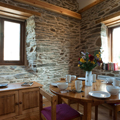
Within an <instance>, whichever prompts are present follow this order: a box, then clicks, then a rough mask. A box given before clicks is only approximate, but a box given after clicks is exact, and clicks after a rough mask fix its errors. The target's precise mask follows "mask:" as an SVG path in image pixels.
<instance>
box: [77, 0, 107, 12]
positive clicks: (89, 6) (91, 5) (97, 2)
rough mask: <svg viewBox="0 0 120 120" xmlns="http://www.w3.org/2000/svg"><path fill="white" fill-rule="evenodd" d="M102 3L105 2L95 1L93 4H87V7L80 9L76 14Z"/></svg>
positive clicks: (101, 0)
mask: <svg viewBox="0 0 120 120" xmlns="http://www.w3.org/2000/svg"><path fill="white" fill-rule="evenodd" d="M103 1H105V0H96V1H95V2H93V3H91V4H89V5H88V6H86V7H84V8H82V9H81V10H79V11H78V13H82V12H84V11H86V10H88V9H90V8H91V7H93V6H95V5H97V4H99V3H101V2H103Z"/></svg>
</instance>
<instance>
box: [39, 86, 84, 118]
mask: <svg viewBox="0 0 120 120" xmlns="http://www.w3.org/2000/svg"><path fill="white" fill-rule="evenodd" d="M43 96H44V97H45V98H47V99H48V100H49V101H51V107H46V108H43ZM39 109H40V120H82V115H81V114H79V112H77V111H76V110H74V109H73V108H71V107H70V106H69V105H67V104H57V96H56V95H51V94H49V93H47V92H46V91H45V90H44V89H43V88H40V107H39Z"/></svg>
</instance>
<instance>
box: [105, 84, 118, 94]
mask: <svg viewBox="0 0 120 120" xmlns="http://www.w3.org/2000/svg"><path fill="white" fill-rule="evenodd" d="M106 89H107V91H108V92H109V93H110V94H111V95H117V94H118V93H119V90H120V87H118V86H112V85H107V86H106Z"/></svg>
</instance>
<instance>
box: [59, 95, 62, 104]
mask: <svg viewBox="0 0 120 120" xmlns="http://www.w3.org/2000/svg"><path fill="white" fill-rule="evenodd" d="M58 104H62V99H61V97H60V96H59V95H58Z"/></svg>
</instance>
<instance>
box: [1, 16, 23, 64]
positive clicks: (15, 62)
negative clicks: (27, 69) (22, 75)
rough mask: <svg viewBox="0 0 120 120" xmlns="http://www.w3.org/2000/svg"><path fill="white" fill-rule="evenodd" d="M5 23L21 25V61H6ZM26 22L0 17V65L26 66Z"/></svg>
mask: <svg viewBox="0 0 120 120" xmlns="http://www.w3.org/2000/svg"><path fill="white" fill-rule="evenodd" d="M4 21H10V22H14V23H20V61H4V60H3V58H4ZM24 52H25V22H23V21H19V20H14V19H8V18H2V17H0V65H24V64H25V60H24V59H25V56H24Z"/></svg>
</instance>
